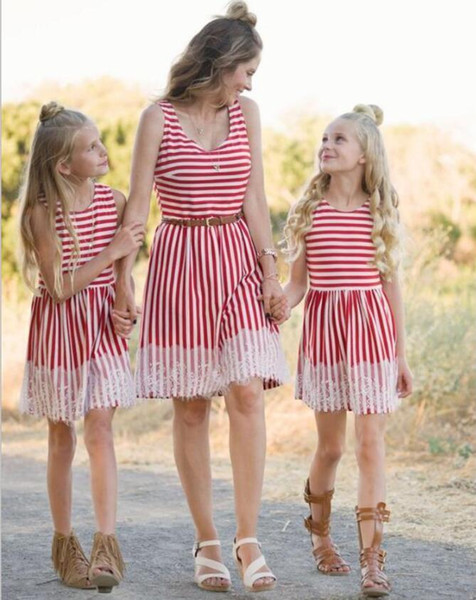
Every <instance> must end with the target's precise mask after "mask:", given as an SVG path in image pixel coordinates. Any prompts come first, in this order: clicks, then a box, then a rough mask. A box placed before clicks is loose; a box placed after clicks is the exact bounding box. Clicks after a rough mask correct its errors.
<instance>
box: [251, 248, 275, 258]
mask: <svg viewBox="0 0 476 600" xmlns="http://www.w3.org/2000/svg"><path fill="white" fill-rule="evenodd" d="M263 256H272V257H273V258H274V260H275V261H277V260H278V253H277V252H276V250H275V249H274V248H262V249H261V250H260V251H259V252H258V254H257V255H256V257H257V259H258V260H259V259H260V258H263Z"/></svg>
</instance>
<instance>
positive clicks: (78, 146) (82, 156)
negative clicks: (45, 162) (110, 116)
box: [59, 123, 109, 180]
mask: <svg viewBox="0 0 476 600" xmlns="http://www.w3.org/2000/svg"><path fill="white" fill-rule="evenodd" d="M59 169H60V172H61V173H63V174H64V175H69V176H71V177H74V178H77V179H80V180H82V179H88V178H91V177H99V176H101V175H105V174H106V173H107V172H108V170H109V163H108V158H107V151H106V148H105V147H104V144H103V143H102V142H101V138H100V136H99V131H98V129H97V127H96V126H95V125H94V124H93V123H86V124H85V125H84V126H83V127H81V129H80V130H79V131H78V132H77V133H76V137H75V139H74V145H73V152H72V153H71V158H70V160H69V161H68V162H67V163H60V166H59Z"/></svg>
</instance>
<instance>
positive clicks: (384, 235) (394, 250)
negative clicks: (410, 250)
mask: <svg viewBox="0 0 476 600" xmlns="http://www.w3.org/2000/svg"><path fill="white" fill-rule="evenodd" d="M339 119H347V120H349V121H353V122H354V123H355V129H356V134H357V138H358V140H359V143H360V145H361V148H362V152H363V154H364V157H365V159H366V160H365V169H364V175H363V178H362V190H363V191H364V192H365V193H366V194H367V195H368V196H369V204H370V212H371V214H372V218H373V227H372V234H371V237H372V242H373V244H374V246H375V257H374V259H373V261H372V264H373V265H375V266H376V267H377V269H378V270H379V272H380V274H381V275H382V277H383V278H384V279H389V278H390V277H391V275H392V273H393V272H394V271H395V270H396V269H397V267H398V263H399V258H400V256H399V233H398V222H399V218H398V211H397V206H398V195H397V192H396V191H395V189H394V187H393V185H392V184H391V182H390V175H389V169H388V161H387V153H386V151H385V145H384V142H383V137H382V135H381V133H380V130H379V129H378V126H379V125H380V124H381V123H382V121H383V112H382V110H381V109H380V108H379V107H378V106H375V105H373V104H370V105H366V104H358V105H357V106H355V108H354V109H353V111H352V112H349V113H345V114H343V115H341V116H340V117H339ZM330 182H331V175H329V174H328V173H324V172H322V171H319V172H318V173H317V174H316V175H314V176H313V177H312V178H311V180H310V181H309V183H308V185H307V187H306V189H305V191H304V193H303V195H302V197H301V198H300V200H299V201H298V202H297V203H296V204H295V205H294V206H293V207H292V208H291V210H290V212H289V215H288V219H287V222H286V225H285V227H284V242H285V244H286V248H285V250H284V252H285V254H287V255H288V260H290V261H292V260H294V259H295V258H296V257H297V256H298V255H299V254H300V253H301V251H302V249H303V247H304V239H305V236H306V234H307V233H308V232H309V231H310V229H311V227H312V214H313V212H314V210H315V209H316V207H317V205H318V204H319V203H320V201H321V200H322V199H323V198H324V196H325V194H326V192H327V191H328V189H329V185H330Z"/></svg>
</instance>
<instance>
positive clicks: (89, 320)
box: [20, 183, 135, 423]
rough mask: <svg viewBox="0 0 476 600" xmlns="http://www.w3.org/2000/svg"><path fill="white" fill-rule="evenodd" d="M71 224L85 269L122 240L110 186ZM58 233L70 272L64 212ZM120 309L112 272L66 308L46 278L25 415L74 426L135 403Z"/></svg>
mask: <svg viewBox="0 0 476 600" xmlns="http://www.w3.org/2000/svg"><path fill="white" fill-rule="evenodd" d="M71 221H72V223H73V226H74V227H75V230H76V232H77V234H78V238H79V247H80V256H79V260H78V262H77V263H76V267H77V268H78V267H80V266H82V265H83V264H85V263H86V262H87V261H89V260H91V259H92V258H94V256H96V255H97V254H99V253H100V252H101V251H102V250H104V249H105V248H106V246H108V245H109V244H110V243H111V241H112V239H113V237H114V235H115V232H116V229H117V209H116V202H115V200H114V196H113V193H112V190H111V188H110V187H108V186H106V185H102V184H99V183H96V184H95V188H94V195H93V200H92V202H91V204H90V205H89V207H88V208H87V209H85V210H83V211H78V212H72V213H71ZM56 230H57V232H58V235H59V238H60V240H61V244H62V270H63V273H65V272H68V271H70V270H71V254H72V250H73V243H72V239H71V236H70V234H69V233H68V231H67V229H66V227H65V224H64V219H63V217H62V213H61V209H60V208H59V207H58V212H57V215H56ZM113 303H114V272H113V268H112V266H111V267H108V268H107V269H105V270H104V271H103V272H102V273H101V274H100V275H99V276H98V277H97V278H96V279H95V280H94V281H92V282H91V283H90V284H89V285H88V287H86V288H85V289H83V290H81V291H80V292H78V293H77V294H74V295H73V296H72V297H71V298H69V299H67V300H65V301H64V302H62V303H57V302H55V301H54V300H53V298H52V297H51V296H50V294H49V293H48V291H47V289H46V286H45V283H44V281H43V280H42V279H41V277H40V280H39V289H38V295H36V296H35V297H34V298H33V302H32V309H31V320H30V331H29V338H28V347H27V361H26V366H25V374H24V379H23V387H22V391H21V397H20V409H21V411H22V412H26V413H28V414H31V415H35V416H46V417H48V418H49V419H51V420H53V421H65V422H67V423H72V422H73V421H74V420H76V419H79V418H80V417H82V416H84V415H85V414H86V413H87V412H88V411H89V410H90V409H92V408H109V407H115V406H129V405H131V404H134V403H135V394H134V386H133V379H132V373H131V369H130V363H129V354H128V349H127V342H126V340H124V339H122V338H120V337H118V336H117V335H116V334H115V333H114V329H113V325H112V321H111V310H112V307H113Z"/></svg>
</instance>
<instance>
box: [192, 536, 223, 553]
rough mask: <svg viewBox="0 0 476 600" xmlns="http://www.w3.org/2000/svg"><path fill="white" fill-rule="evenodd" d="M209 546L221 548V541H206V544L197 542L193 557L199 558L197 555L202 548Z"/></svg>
mask: <svg viewBox="0 0 476 600" xmlns="http://www.w3.org/2000/svg"><path fill="white" fill-rule="evenodd" d="M207 546H221V542H220V540H206V541H205V542H195V543H194V544H193V548H192V554H193V556H197V553H198V551H199V550H201V549H202V548H206V547H207Z"/></svg>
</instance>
